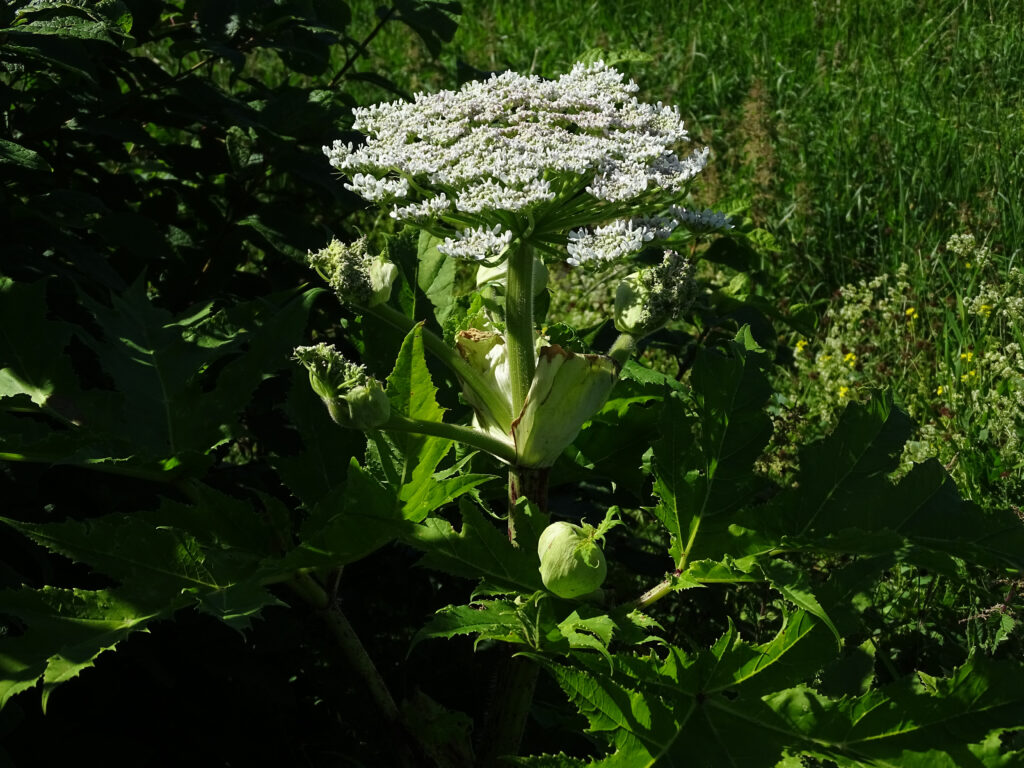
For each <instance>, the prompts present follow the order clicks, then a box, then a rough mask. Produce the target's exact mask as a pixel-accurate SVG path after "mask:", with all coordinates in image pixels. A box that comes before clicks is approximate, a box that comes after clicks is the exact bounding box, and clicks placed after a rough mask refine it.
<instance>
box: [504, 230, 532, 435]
mask: <svg viewBox="0 0 1024 768" xmlns="http://www.w3.org/2000/svg"><path fill="white" fill-rule="evenodd" d="M506 275H507V280H506V289H505V344H506V345H507V346H508V372H509V378H510V380H511V385H512V414H513V417H517V416H518V415H519V414H520V413H521V412H522V410H523V403H525V402H526V395H527V393H529V391H530V384H531V383H532V382H533V370H534V368H535V367H536V365H537V353H536V350H535V344H534V341H535V336H536V334H535V332H534V327H533V246H532V245H529V244H528V243H523V242H521V243H520V244H519V247H518V248H515V249H513V250H512V251H511V252H510V253H509V257H508V267H507V273H506Z"/></svg>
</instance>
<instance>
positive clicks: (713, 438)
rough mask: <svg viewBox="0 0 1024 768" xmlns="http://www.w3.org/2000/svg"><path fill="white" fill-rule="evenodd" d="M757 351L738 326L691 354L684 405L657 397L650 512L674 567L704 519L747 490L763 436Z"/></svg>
mask: <svg viewBox="0 0 1024 768" xmlns="http://www.w3.org/2000/svg"><path fill="white" fill-rule="evenodd" d="M763 358H764V355H763V353H762V352H761V350H760V348H759V347H758V346H757V345H756V343H755V342H754V340H753V338H752V337H751V336H750V332H749V330H747V329H746V328H744V329H743V330H742V331H741V332H740V334H739V335H738V336H737V338H736V341H733V342H731V343H729V344H728V345H727V346H726V348H725V349H724V350H723V351H722V352H719V351H716V350H702V351H701V353H700V354H699V356H698V358H697V361H696V363H695V364H694V367H693V373H692V376H691V381H692V387H693V400H694V403H693V408H694V410H693V411H692V412H688V410H687V408H686V407H685V406H684V405H683V403H682V401H681V400H679V399H678V398H676V397H669V398H666V400H665V407H664V411H663V414H662V421H661V424H662V428H661V434H662V437H661V439H660V440H658V441H656V442H655V443H654V461H653V469H654V474H655V484H654V492H655V493H656V494H657V496H658V498H659V503H658V505H657V507H655V509H654V514H655V516H656V517H657V518H658V519H659V520H660V521H661V522H662V524H664V525H665V527H666V528H667V529H668V531H669V534H670V535H671V544H670V548H669V554H670V555H671V556H672V559H673V560H674V561H675V563H676V567H677V568H679V567H680V566H681V565H683V564H684V563H685V561H686V560H687V559H688V558H689V556H690V554H691V552H692V550H693V547H694V546H695V544H696V541H697V536H698V532H699V530H700V527H701V525H702V522H703V520H704V518H706V517H713V516H715V515H721V514H722V513H724V512H727V511H729V510H733V509H735V508H736V507H737V506H738V505H740V504H742V503H743V502H745V501H746V500H747V499H748V498H749V496H750V494H751V483H752V482H753V479H754V475H753V472H752V471H751V470H752V467H753V463H754V461H755V459H757V457H758V456H759V455H760V452H761V451H762V449H763V448H764V446H765V445H766V444H767V442H768V439H769V437H770V436H771V422H770V420H769V419H768V416H767V415H766V414H765V413H764V404H765V403H766V402H767V399H768V396H769V394H770V393H771V389H770V387H769V385H768V381H767V379H766V378H765V376H764V373H763V372H762V367H763V366H764V365H765V361H764V359H763Z"/></svg>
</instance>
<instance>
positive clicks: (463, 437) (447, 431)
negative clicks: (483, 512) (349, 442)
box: [381, 413, 516, 464]
mask: <svg viewBox="0 0 1024 768" xmlns="http://www.w3.org/2000/svg"><path fill="white" fill-rule="evenodd" d="M381 429H383V430H386V431H391V432H415V433H417V434H420V435H434V436H435V437H444V438H447V439H448V440H457V441H459V442H460V443H465V444H466V445H470V446H472V447H474V448H479V449H480V450H481V451H486V452H487V453H489V454H491V455H492V456H496V457H497V458H499V459H501V460H502V461H504V462H507V463H509V464H512V463H514V462H515V460H516V452H515V449H514V448H513V447H512V446H511V445H509V444H508V443H503V442H502V441H501V440H498V439H496V438H493V437H491V436H490V435H488V434H485V433H483V432H480V431H478V430H475V429H472V428H470V427H463V426H461V425H459V424H446V423H445V422H443V421H424V420H423V419H410V418H409V417H407V416H402V415H401V414H398V413H392V414H391V416H390V417H389V418H388V421H387V423H386V424H385V425H384V426H382V427H381Z"/></svg>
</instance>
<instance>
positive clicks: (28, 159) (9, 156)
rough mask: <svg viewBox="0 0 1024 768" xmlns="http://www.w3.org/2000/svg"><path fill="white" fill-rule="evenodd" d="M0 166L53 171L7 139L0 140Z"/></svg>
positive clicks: (40, 158)
mask: <svg viewBox="0 0 1024 768" xmlns="http://www.w3.org/2000/svg"><path fill="white" fill-rule="evenodd" d="M0 165H8V166H15V167H19V168H25V169H26V170H29V171H37V172H44V173H48V172H52V171H53V169H52V168H51V167H50V164H49V163H48V162H46V160H44V159H43V157H42V156H41V155H40V154H39V153H38V152H35V151H33V150H31V149H29V148H28V147H23V146H21V145H20V144H15V143H14V142H13V141H8V140H7V139H0ZM0 290H2V289H0Z"/></svg>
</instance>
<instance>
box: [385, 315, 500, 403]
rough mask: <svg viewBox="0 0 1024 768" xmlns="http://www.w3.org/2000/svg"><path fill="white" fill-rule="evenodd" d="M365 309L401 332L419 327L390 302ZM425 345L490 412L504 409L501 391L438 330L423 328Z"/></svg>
mask: <svg viewBox="0 0 1024 768" xmlns="http://www.w3.org/2000/svg"><path fill="white" fill-rule="evenodd" d="M366 311H367V312H369V313H370V314H372V315H374V316H376V317H377V318H378V319H380V320H383V321H384V322H385V323H387V324H388V325H390V326H391V327H393V328H396V329H398V330H399V331H401V332H402V333H408V332H409V331H411V330H412V329H413V328H415V327H416V321H415V320H413V319H411V318H409V317H406V316H405V315H403V314H402V313H401V312H399V311H398V310H397V309H393V308H392V307H389V306H388V305H387V304H380V305H378V306H376V307H373V308H372V309H369V310H366ZM423 346H425V347H426V348H427V349H428V350H429V351H430V353H431V354H432V355H434V357H436V358H437V359H438V360H440V361H441V362H442V363H444V364H445V365H446V366H448V369H449V370H450V371H451V372H452V373H454V374H455V375H456V376H457V377H458V378H459V381H461V382H462V384H463V385H464V386H466V387H468V388H469V389H471V390H473V393H474V394H475V395H476V397H477V399H478V400H479V401H480V402H482V403H483V404H484V406H485V407H486V408H487V409H488V410H489V411H490V412H491V413H502V412H504V409H505V408H506V405H505V403H504V402H503V401H502V399H501V397H500V395H499V393H497V392H495V391H494V389H493V388H492V387H489V386H488V385H487V383H486V382H485V381H484V379H483V377H481V376H480V374H479V373H477V371H475V370H474V369H473V368H472V367H471V366H470V365H469V363H467V362H466V361H465V360H463V359H462V356H461V355H459V353H458V352H456V351H455V350H454V349H452V348H451V347H449V346H448V345H447V344H445V343H444V339H442V338H441V337H439V336H438V335H437V334H436V333H433V332H432V331H429V330H427V329H426V328H424V329H423Z"/></svg>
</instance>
